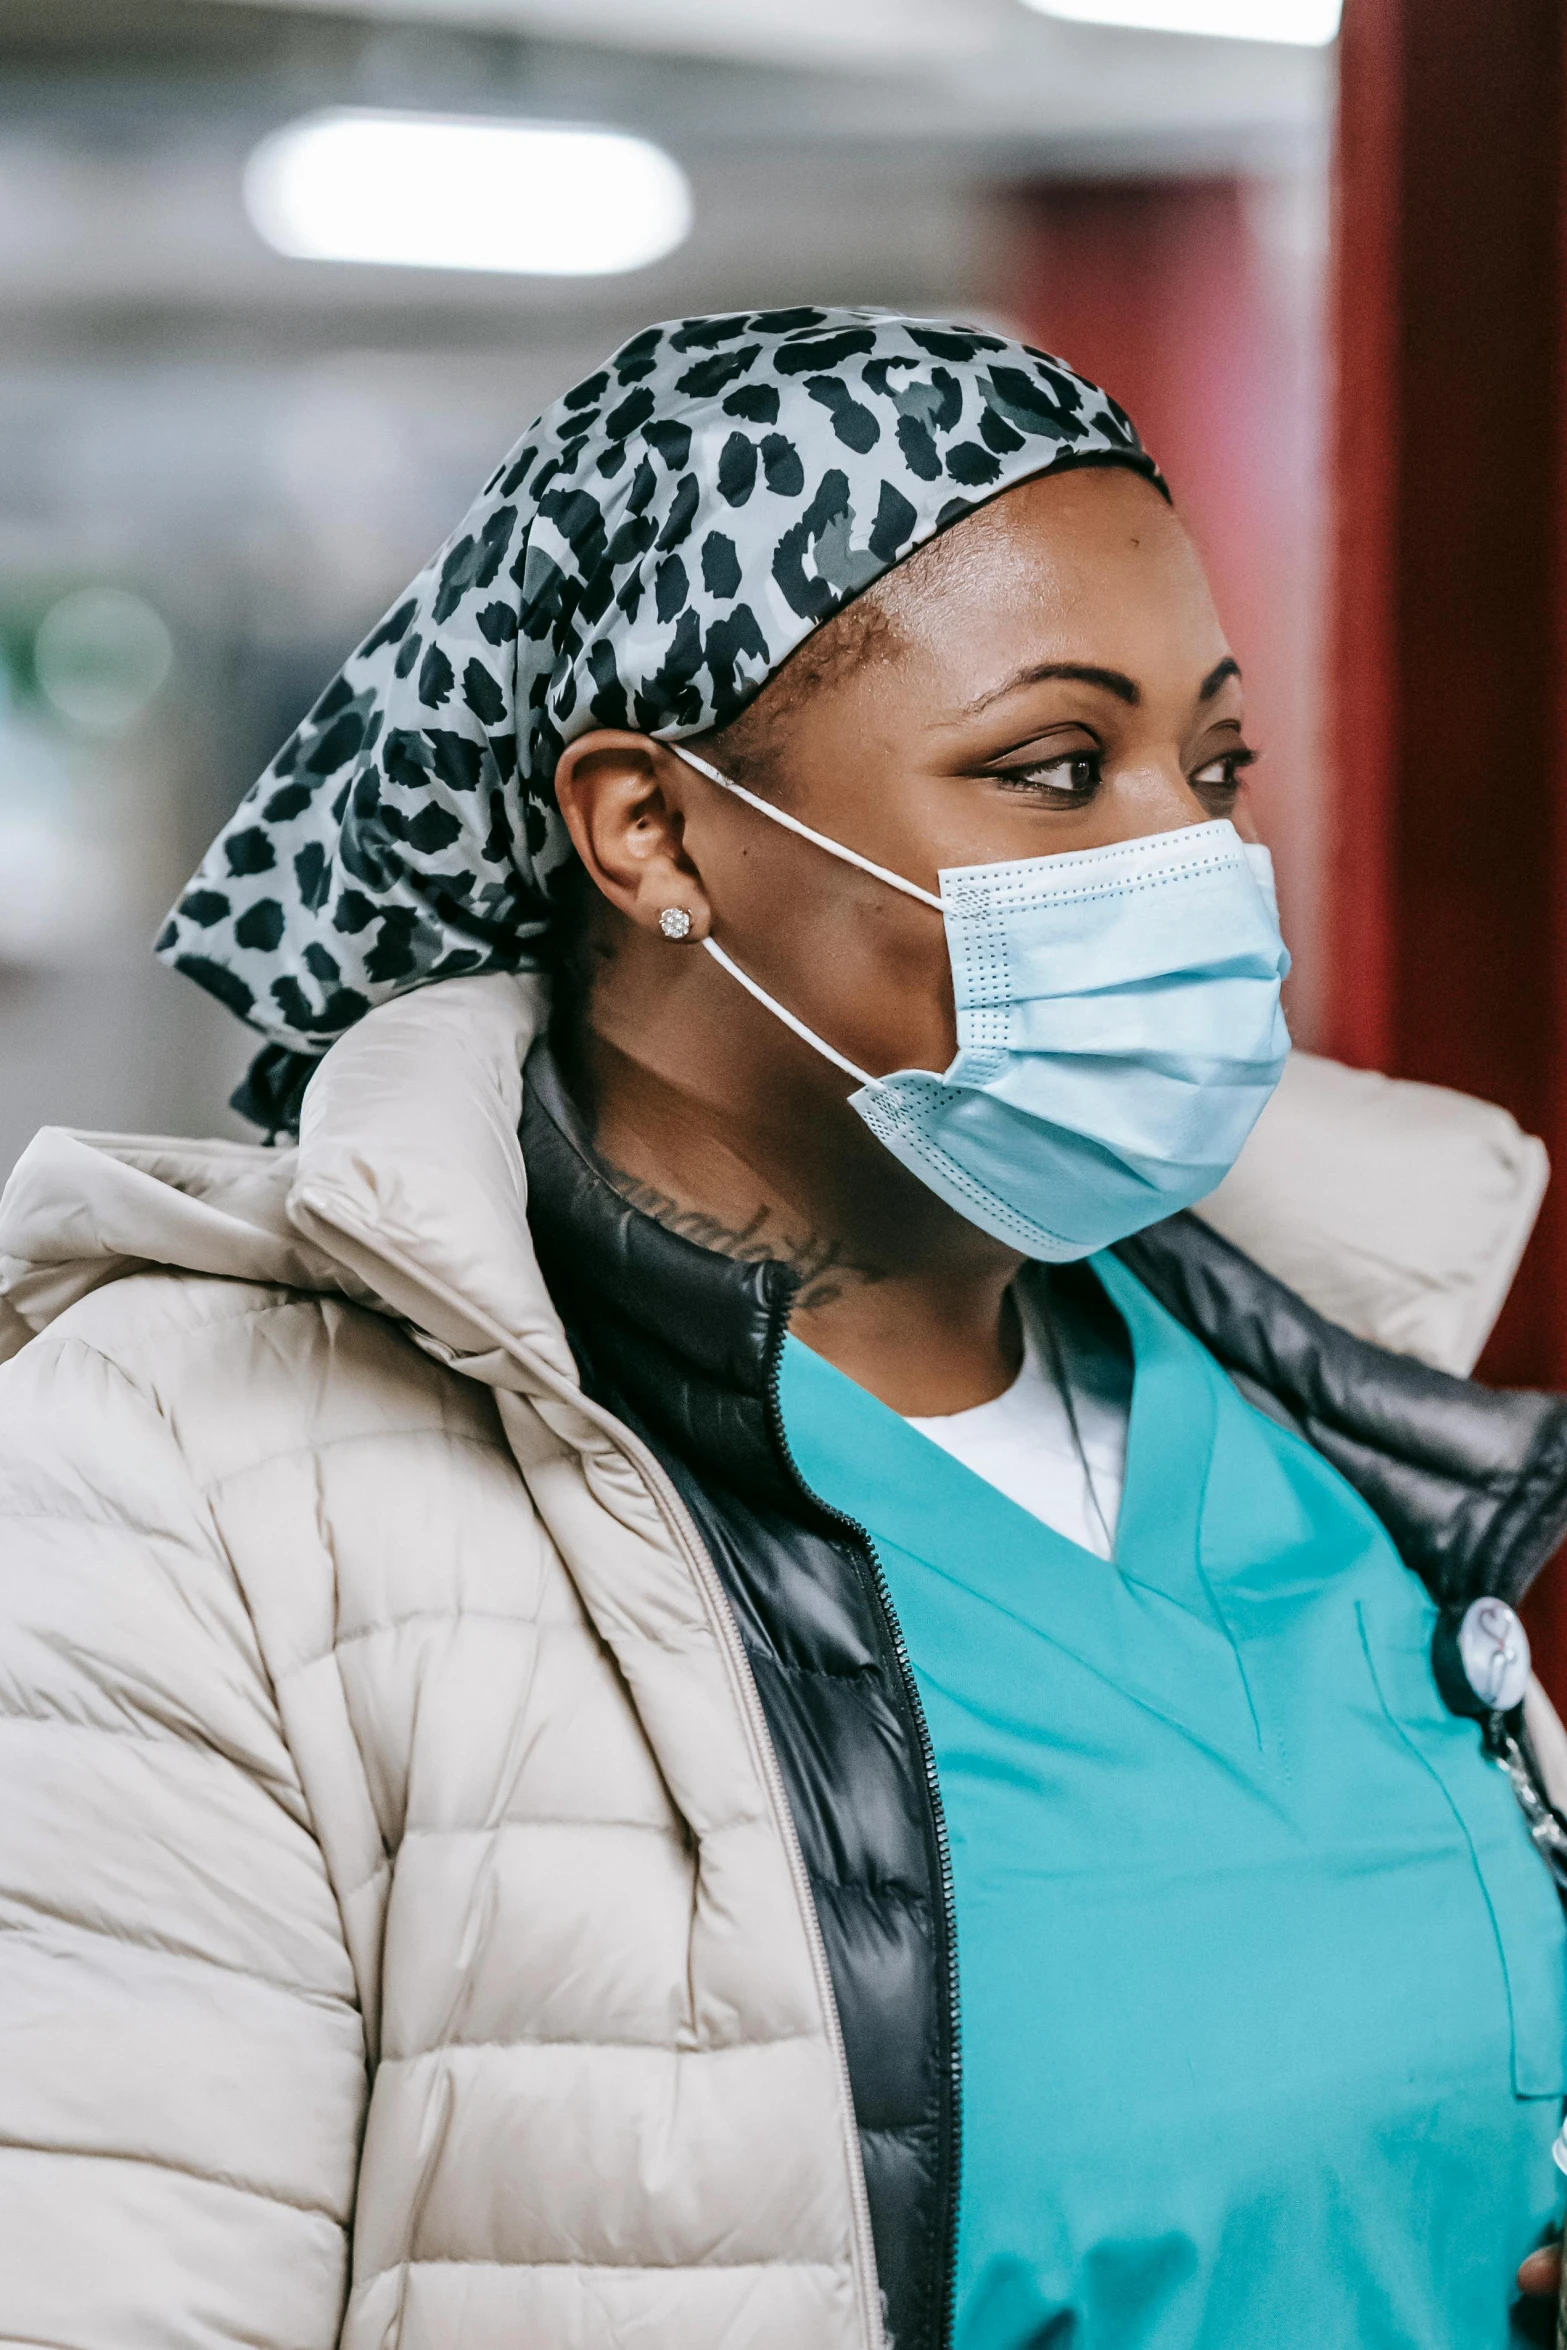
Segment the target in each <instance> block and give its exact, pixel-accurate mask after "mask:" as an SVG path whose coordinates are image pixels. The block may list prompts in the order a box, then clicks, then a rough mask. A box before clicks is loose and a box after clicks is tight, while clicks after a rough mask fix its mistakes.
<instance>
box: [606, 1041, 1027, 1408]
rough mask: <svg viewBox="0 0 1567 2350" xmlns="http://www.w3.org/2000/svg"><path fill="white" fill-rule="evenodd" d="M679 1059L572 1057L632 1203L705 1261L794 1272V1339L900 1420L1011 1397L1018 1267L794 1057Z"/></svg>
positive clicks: (618, 1181)
mask: <svg viewBox="0 0 1567 2350" xmlns="http://www.w3.org/2000/svg"><path fill="white" fill-rule="evenodd" d="M760 1041H764V1042H765V1043H766V1044H767V1045H769V1046H771V1045H772V1043H773V1041H774V1040H772V1039H771V1038H765V1039H763V1040H760ZM783 1042H784V1043H785V1044H787V1045H791V1046H792V1045H793V1043H794V1040H793V1039H792V1038H789V1037H788V1036H787V1035H785V1036H784V1039H783ZM639 1043H640V1039H639ZM802 1049H803V1048H802ZM682 1059H683V1060H684V1061H685V1065H684V1066H674V1067H670V1066H664V1067H655V1066H652V1065H651V1064H650V1063H649V1061H648V1060H646V1059H644V1058H643V1057H642V1056H641V1053H640V1052H639V1053H637V1054H636V1055H635V1056H634V1055H633V1054H632V1053H631V1052H629V1051H627V1050H626V1049H625V1046H624V1045H623V1044H620V1043H616V1042H612V1041H611V1040H610V1039H609V1038H608V1037H606V1036H605V1035H603V1034H602V1033H601V1032H600V1031H598V1030H597V1029H593V1028H590V1029H588V1030H587V1031H586V1032H585V1033H583V1034H582V1035H581V1036H580V1038H579V1040H578V1049H577V1050H575V1051H574V1052H573V1053H572V1055H571V1064H572V1074H573V1076H574V1079H575V1082H576V1086H577V1090H578V1091H579V1093H580V1094H581V1096H582V1106H583V1108H584V1109H585V1110H586V1111H587V1112H588V1113H589V1116H590V1119H591V1124H592V1129H593V1136H594V1146H595V1149H596V1151H597V1153H598V1156H599V1158H600V1159H601V1161H602V1162H603V1164H604V1166H605V1168H606V1170H607V1171H608V1173H609V1175H610V1178H611V1180H612V1181H613V1182H614V1183H615V1185H616V1187H617V1189H618V1190H619V1191H620V1192H621V1194H622V1196H623V1197H624V1198H625V1199H626V1200H628V1201H629V1202H630V1204H631V1205H632V1206H633V1207H636V1208H639V1209H640V1210H641V1211H642V1212H643V1213H644V1214H646V1215H649V1216H652V1217H654V1218H655V1219H656V1220H657V1221H658V1222H659V1223H661V1224H663V1225H664V1226H666V1227H667V1229H669V1230H670V1231H673V1232H678V1233H680V1234H681V1235H682V1236H683V1237H684V1238H686V1239H688V1240H693V1241H695V1242H696V1243H697V1244H698V1245H699V1246H701V1247H703V1248H710V1249H713V1250H715V1251H716V1252H718V1253H719V1254H721V1255H724V1256H729V1257H733V1258H735V1259H737V1260H739V1261H741V1262H757V1261H760V1260H762V1259H776V1260H777V1261H779V1262H780V1263H783V1264H785V1265H787V1266H788V1267H789V1268H790V1270H791V1271H792V1272H793V1273H794V1274H795V1276H796V1278H797V1280H798V1283H799V1288H798V1291H797V1294H796V1298H795V1302H794V1306H793V1310H792V1314H791V1327H792V1329H793V1330H794V1332H795V1333H796V1335H797V1336H798V1337H800V1338H801V1339H803V1340H804V1342H805V1343H806V1344H807V1345H808V1346H810V1347H812V1348H813V1349H814V1350H815V1351H816V1352H817V1353H818V1354H821V1355H824V1356H825V1357H826V1358H827V1360H828V1361H829V1362H831V1363H833V1364H834V1365H835V1366H836V1367H837V1368H838V1369H839V1370H841V1371H843V1372H845V1373H846V1374H847V1376H848V1377H849V1378H851V1379H853V1380H855V1381H856V1383H857V1384H858V1385H860V1386H861V1387H864V1388H867V1389H868V1390H869V1391H870V1393H871V1394H873V1395H875V1396H877V1397H879V1398H880V1400H881V1401H882V1402H884V1403H886V1404H888V1405H890V1406H891V1408H892V1409H893V1410H894V1411H898V1412H903V1413H912V1414H919V1415H922V1416H923V1415H935V1414H939V1413H947V1412H956V1411H965V1410H967V1409H969V1408H970V1407H971V1406H973V1405H975V1404H979V1403H985V1402H988V1401H989V1400H990V1399H991V1398H992V1397H993V1396H996V1395H999V1394H1001V1393H1002V1392H1003V1391H1004V1389H1005V1388H1006V1387H1007V1386H1008V1385H1009V1384H1010V1382H1011V1380H1012V1379H1013V1378H1014V1377H1015V1375H1016V1373H1017V1369H1018V1364H1019V1361H1020V1358H1021V1346H1022V1340H1021V1334H1020V1331H1019V1328H1018V1324H1017V1318H1016V1314H1015V1312H1014V1311H1013V1309H1012V1306H1011V1302H1010V1299H1009V1296H1008V1292H1009V1289H1010V1286H1011V1282H1012V1279H1013V1276H1014V1275H1015V1273H1016V1271H1017V1269H1018V1266H1019V1264H1020V1263H1021V1261H1022V1260H1021V1259H1020V1258H1019V1257H1018V1256H1017V1255H1015V1254H1014V1253H1013V1252H1012V1251H1011V1250H1009V1249H1006V1248H1004V1247H1003V1246H1001V1244H1000V1243H998V1242H996V1241H994V1240H992V1239H991V1238H990V1237H989V1236H988V1234H985V1233H982V1232H980V1231H978V1230H977V1229H976V1227H975V1226H973V1225H972V1224H969V1223H967V1222H966V1221H965V1220H964V1219H963V1218H962V1217H960V1216H958V1215H957V1214H955V1213H954V1211H953V1210H952V1209H950V1208H948V1207H947V1206H946V1204H945V1203H944V1202H943V1201H941V1200H938V1199H937V1198H936V1197H935V1196H934V1194H933V1193H931V1192H929V1191H928V1190H927V1189H926V1188H925V1186H924V1185H923V1184H921V1183H920V1182H918V1180H917V1179H916V1178H915V1177H914V1176H912V1175H911V1174H909V1173H908V1171H907V1170H906V1169H905V1168H904V1167H902V1166H901V1165H899V1163H898V1162H897V1160H895V1159H894V1158H893V1157H892V1156H891V1155H890V1153H888V1152H887V1151H885V1150H884V1149H883V1148H882V1146H881V1145H880V1144H879V1143H878V1142H877V1141H876V1140H875V1138H874V1137H873V1136H872V1135H871V1134H870V1132H869V1130H868V1129H867V1128H866V1127H865V1126H864V1125H863V1124H862V1123H861V1121H860V1119H859V1118H858V1117H857V1116H856V1115H855V1113H854V1112H853V1111H852V1110H851V1109H850V1108H849V1107H848V1104H847V1103H846V1102H845V1101H844V1100H842V1099H841V1098H840V1097H836V1096H834V1095H833V1094H832V1093H831V1092H830V1091H828V1090H826V1089H825V1088H823V1087H822V1086H821V1085H820V1084H819V1082H818V1080H817V1074H816V1071H815V1069H814V1067H812V1066H810V1065H809V1064H802V1063H800V1061H799V1060H798V1058H797V1056H796V1055H795V1054H793V1053H789V1054H783V1055H780V1056H771V1055H766V1054H764V1056H763V1057H762V1061H761V1064H760V1065H759V1064H758V1062H757V1061H755V1060H752V1059H749V1058H741V1057H738V1056H736V1057H731V1058H729V1059H728V1060H727V1061H726V1063H725V1064H724V1066H723V1068H722V1070H721V1071H715V1070H712V1069H707V1070H704V1069H703V1067H702V1066H701V1060H700V1056H699V1055H692V1056H689V1057H687V1056H682ZM769 1063H770V1065H769Z"/></svg>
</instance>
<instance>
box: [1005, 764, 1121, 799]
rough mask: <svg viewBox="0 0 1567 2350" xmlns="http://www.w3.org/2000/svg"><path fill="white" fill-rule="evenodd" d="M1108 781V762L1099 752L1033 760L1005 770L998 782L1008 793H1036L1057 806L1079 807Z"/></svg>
mask: <svg viewBox="0 0 1567 2350" xmlns="http://www.w3.org/2000/svg"><path fill="white" fill-rule="evenodd" d="M1103 780H1104V762H1103V760H1102V759H1101V758H1100V755H1099V753H1098V752H1097V751H1066V752H1063V754H1062V756H1061V757H1060V758H1059V759H1031V760H1030V761H1029V762H1028V764H1027V766H1025V767H1003V768H1001V769H999V770H998V771H997V775H996V781H997V782H998V783H999V784H1000V785H1001V786H1002V788H1003V790H1006V791H1026V792H1032V793H1033V794H1034V796H1035V797H1036V798H1038V799H1045V800H1048V801H1049V802H1050V803H1051V805H1052V806H1055V807H1067V806H1071V807H1077V806H1080V805H1081V804H1082V802H1083V801H1084V800H1091V799H1092V798H1093V796H1094V794H1095V792H1096V791H1097V790H1098V789H1099V786H1100V784H1101V783H1102V782H1103Z"/></svg>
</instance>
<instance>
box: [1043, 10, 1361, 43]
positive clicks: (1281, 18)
mask: <svg viewBox="0 0 1567 2350" xmlns="http://www.w3.org/2000/svg"><path fill="white" fill-rule="evenodd" d="M1026 5H1027V6H1028V7H1030V8H1034V9H1037V10H1038V12H1039V14H1040V15H1041V16H1064V17H1068V18H1070V19H1071V21H1072V22H1073V23H1074V24H1108V25H1123V26H1125V27H1126V28H1127V29H1128V30H1135V31H1137V32H1142V33H1207V34H1208V35H1210V36H1211V37H1212V38H1214V39H1218V40H1227V41H1286V42H1289V43H1291V44H1292V45H1293V46H1295V47H1297V48H1302V49H1320V48H1323V47H1325V46H1326V44H1327V43H1328V42H1329V41H1331V40H1332V39H1333V37H1334V35H1335V34H1336V33H1337V31H1338V23H1339V16H1340V13H1341V8H1342V0H1026Z"/></svg>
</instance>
